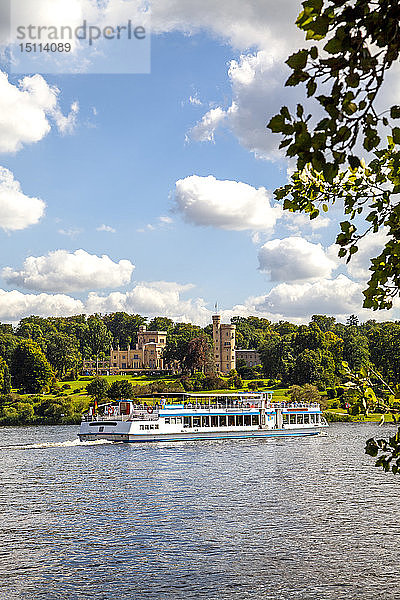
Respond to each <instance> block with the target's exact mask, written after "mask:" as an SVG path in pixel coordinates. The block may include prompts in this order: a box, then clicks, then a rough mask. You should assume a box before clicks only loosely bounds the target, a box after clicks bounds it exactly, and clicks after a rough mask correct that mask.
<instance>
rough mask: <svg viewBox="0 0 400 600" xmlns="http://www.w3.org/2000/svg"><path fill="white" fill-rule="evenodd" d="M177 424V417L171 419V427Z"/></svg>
mask: <svg viewBox="0 0 400 600" xmlns="http://www.w3.org/2000/svg"><path fill="white" fill-rule="evenodd" d="M175 423H176V419H175V417H171V425H175Z"/></svg>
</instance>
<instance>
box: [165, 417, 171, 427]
mask: <svg viewBox="0 0 400 600" xmlns="http://www.w3.org/2000/svg"><path fill="white" fill-rule="evenodd" d="M169 422H170V421H169V417H165V423H166V424H167V425H168V424H169Z"/></svg>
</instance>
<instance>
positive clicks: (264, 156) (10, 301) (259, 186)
mask: <svg viewBox="0 0 400 600" xmlns="http://www.w3.org/2000/svg"><path fill="white" fill-rule="evenodd" d="M43 1H44V0H43ZM77 1H78V0H77ZM285 2H286V4H288V6H290V8H291V11H292V13H293V11H294V12H295V11H296V9H297V3H296V2H293V1H292V0H285ZM158 4H159V6H158V9H159V11H161V8H163V9H164V8H165V7H162V6H161V5H162V2H161V0H159V2H158ZM166 4H167V5H168V2H166ZM170 4H172V5H173V8H174V10H175V12H176V15H178V16H175V20H174V25H170V24H168V23H166V22H165V23H164V22H163V17H162V15H161V16H158V21H157V20H156V30H158V31H159V33H155V34H154V35H153V36H152V45H151V53H152V61H151V73H150V74H148V75H147V74H146V75H143V74H127V75H118V74H115V75H101V74H100V75H98V74H76V75H51V76H50V75H43V77H42V78H40V80H39V79H38V77H39V76H32V75H29V76H28V82H26V81H25V83H24V82H23V81H22V79H23V76H21V75H18V76H17V75H9V78H8V81H7V80H6V78H5V76H4V77H3V79H2V83H1V86H2V87H3V88H4V90H5V92H6V94H5V96H6V98H7V97H8V95H10V98H11V100H10V99H9V100H3V103H4V104H5V106H3V107H2V106H1V100H0V109H2V108H3V110H2V114H5V115H6V121H7V122H6V124H4V123H2V124H0V150H2V153H1V156H0V159H1V162H0V165H1V166H2V167H3V174H2V176H0V219H1V216H2V215H3V217H4V218H3V219H1V221H2V223H0V224H1V225H2V227H3V232H2V233H1V234H0V235H1V237H2V247H3V252H2V264H1V268H2V271H1V273H2V280H1V282H0V287H1V289H2V290H3V292H0V319H1V320H2V321H8V320H11V321H16V320H18V319H19V318H21V317H23V316H26V315H28V314H43V315H46V314H74V313H76V312H93V311H95V310H99V311H101V312H110V311H114V310H127V311H128V312H140V313H142V314H146V315H148V316H154V315H164V314H166V315H168V316H171V317H172V318H174V319H185V320H192V321H194V322H198V323H202V324H204V323H206V322H208V320H209V318H210V315H211V312H212V310H213V306H214V302H215V301H216V300H217V301H218V303H219V306H220V307H221V310H222V312H223V315H224V316H225V317H226V318H229V317H230V316H232V315H233V314H243V315H248V314H256V315H259V316H266V317H267V318H271V319H272V320H278V319H281V318H285V319H286V318H288V319H290V320H295V321H297V322H301V321H306V320H307V319H308V318H309V316H310V315H311V314H314V313H315V312H318V313H329V314H335V315H336V316H337V317H338V318H339V319H344V318H345V317H346V316H347V314H350V313H353V312H355V313H358V314H360V315H361V316H362V317H363V318H375V317H376V315H375V314H371V313H367V311H363V310H362V309H361V290H362V287H363V283H364V282H365V278H366V275H367V271H366V269H367V268H368V258H369V255H370V253H371V252H373V251H374V249H375V248H376V247H377V244H378V246H379V243H381V240H376V239H371V240H367V242H366V244H365V248H364V249H362V250H361V252H360V255H359V257H358V258H357V263H354V267H353V268H352V269H351V270H350V271H348V270H346V268H345V267H343V266H341V265H339V264H338V262H337V259H336V254H337V251H336V249H334V248H333V247H332V244H333V242H334V237H335V231H336V227H337V221H338V219H340V210H339V209H336V210H335V211H334V212H333V213H332V214H330V215H328V218H325V219H321V220H320V221H319V222H318V223H314V224H313V227H311V226H310V224H309V222H308V220H307V219H306V218H305V217H304V216H301V215H300V216H298V217H296V216H292V217H290V216H285V215H283V214H282V212H281V210H280V208H279V207H278V206H274V201H273V197H272V190H273V189H274V188H275V187H277V186H279V185H282V184H284V183H285V182H286V181H287V168H288V166H289V167H290V165H288V164H287V163H286V162H285V161H284V160H283V158H280V157H279V156H277V153H276V147H277V145H278V143H279V140H278V139H276V140H275V139H273V136H271V134H268V132H267V131H266V129H265V125H266V123H267V121H268V119H269V117H270V116H272V114H274V111H276V110H277V109H278V108H279V106H280V105H281V104H282V103H284V102H286V100H287V98H286V96H287V93H286V91H285V90H284V88H283V82H284V79H285V67H284V66H283V62H284V57H286V56H287V54H288V53H289V52H290V49H291V44H293V43H295V41H296V36H295V35H294V36H293V39H292V36H290V35H289V33H288V34H287V35H288V39H287V40H284V41H285V43H282V44H281V42H279V43H278V42H274V40H276V39H278V38H279V39H280V36H281V25H280V24H281V20H282V19H283V18H284V16H282V15H278V16H277V15H276V13H275V12H273V11H272V12H271V10H272V7H271V6H270V7H269V11H270V12H268V10H266V11H265V15H264V12H262V14H263V16H264V17H265V32H266V33H265V40H264V42H260V41H258V42H257V43H255V44H254V45H253V46H250V47H249V46H248V40H249V39H251V40H252V39H254V40H258V38H259V39H261V40H263V39H264V38H263V36H262V30H261V34H260V32H259V29H260V25H259V23H256V24H254V23H253V22H252V21H251V20H250V21H249V20H248V16H247V17H246V18H244V21H243V24H242V30H240V25H241V23H240V21H239V22H238V20H237V19H238V16H237V15H235V6H236V3H233V4H234V5H235V6H231V8H232V19H231V20H229V16H227V15H228V12H229V9H228V7H227V9H226V11H227V12H226V13H225V14H224V18H223V19H222V21H221V23H218V18H220V17H221V15H220V14H217V15H216V16H215V19H214V21H213V19H212V15H211V16H210V17H209V21H210V24H209V25H208V26H207V19H206V24H204V15H202V14H201V5H200V3H198V2H197V3H195V6H196V11H197V12H196V11H193V14H194V16H193V22H192V23H188V16H187V15H186V13H185V9H184V7H183V8H182V7H180V6H179V1H178V0H175V2H170ZM245 4H246V3H245ZM247 4H248V8H249V7H250V8H252V9H254V11H256V9H257V10H259V11H263V10H264V9H263V7H262V3H261V2H257V1H256V0H254V1H252V2H248V3H247ZM264 4H265V3H264ZM156 8H157V7H156ZM167 8H168V6H167ZM180 10H181V13H182V14H181V13H180V12H179V11H180ZM161 12H162V11H161ZM289 12H290V11H289ZM238 14H240V15H241V14H242V13H238ZM245 16H246V15H245ZM156 17H157V13H156ZM178 17H179V18H181V22H180V21H179V18H178ZM196 19H197V21H198V23H196ZM246 19H247V20H246ZM274 19H275V20H276V28H277V29H279V31H275V30H274V28H273V26H272V25H273V20H274ZM271 23H272V25H271ZM290 24H291V22H290V21H289V18H288V31H290V29H289V27H290V26H291V25H290ZM261 25H262V23H261ZM252 28H253V29H254V28H255V29H254V31H253V29H252ZM268 28H270V30H268ZM163 29H164V30H165V31H163ZM193 31H194V32H193ZM221 31H224V33H223V34H222V33H221ZM238 31H239V33H238ZM268 31H269V33H268ZM232 32H233V33H232ZM257 36H258V37H257ZM242 37H243V38H244V41H240V40H241V38H242ZM237 38H239V41H238V40H237ZM246 43H247V46H246ZM241 44H242V46H241ZM245 46H246V47H245ZM231 61H235V62H234V63H232V62H231ZM40 77H41V76H40ZM1 86H0V88H1ZM55 88H57V90H55ZM38 90H40V93H39V91H38ZM296 93H297V92H296ZM14 96H15V99H14V100H12V98H13V97H14ZM294 99H295V98H294ZM289 100H290V97H289ZM32 107H33V108H34V111H35V114H34V115H33V116H34V119H35V118H37V124H36V122H34V119H33V120H32V116H29V115H30V113H29V110H31V109H32ZM4 111H5V112H4ZM7 111H8V112H7ZM24 111H25V113H26V114H27V115H28V116H27V117H26V118H27V119H30V120H28V121H27V122H28V125H27V128H28V129H29V127H30V126H32V132H29V133H28V134H27V133H26V130H22V132H21V129H18V127H19V125H18V123H19V122H20V121H21V119H24V118H25V116H24V115H25V113H24ZM27 111H28V112H27ZM46 124H47V129H46ZM34 125H35V126H34ZM2 127H3V128H4V131H2ZM13 128H14V129H15V131H14V130H13ZM1 134H3V144H2V147H1ZM193 176H194V178H193ZM210 176H211V179H207V178H209V177H210ZM10 177H11V178H12V177H13V178H14V181H15V180H16V181H18V182H19V184H20V190H19V195H18V194H17V195H16V196H15V198H14V195H13V194H14V193H15V185H14V184H10ZM177 182H180V183H178V184H177ZM21 194H22V195H23V197H24V198H25V199H26V198H28V199H29V198H31V199H32V198H36V199H40V200H41V201H42V205H41V206H42V209H40V207H39V204H36V205H35V206H34V205H33V204H32V214H31V213H30V206H29V203H28V204H27V206H26V212H25V213H24V215H23V218H22V221H21V220H20V221H19V222H18V223H19V224H18V225H16V221H13V219H12V218H11V217H10V215H11V216H12V210H13V207H14V206H16V205H17V203H18V202H23V201H24V198H22V197H21ZM10 198H11V200H10ZM2 202H3V203H4V206H3V208H2V206H1V203H2ZM37 202H39V200H38V201H37ZM10 203H11V204H10ZM13 203H14V204H13ZM43 203H44V204H45V207H44V205H43ZM10 206H11V208H10ZM265 207H266V208H265ZM21 210H22V209H21ZM35 210H36V213H35ZM38 211H39V212H38ZM40 211H41V214H40V215H39V213H40ZM19 216H20V217H21V215H19ZM21 223H22V224H21ZM101 227H102V229H103V230H100V231H99V230H98V229H99V228H101ZM79 249H82V250H83V251H84V252H83V253H80V254H79V255H77V254H76V251H77V250H79ZM104 255H106V257H107V258H106V259H105V258H104V259H103V258H102V257H103V256H104ZM120 261H123V264H121V263H120ZM133 266H134V268H133ZM382 316H383V317H388V316H389V315H387V314H385V315H382Z"/></svg>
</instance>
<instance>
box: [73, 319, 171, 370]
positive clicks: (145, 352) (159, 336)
mask: <svg viewBox="0 0 400 600" xmlns="http://www.w3.org/2000/svg"><path fill="white" fill-rule="evenodd" d="M166 343H167V332H166V331H147V329H146V326H145V325H141V326H140V327H139V330H138V341H137V344H135V346H134V347H133V348H131V347H130V346H128V347H127V348H126V350H121V349H120V348H119V347H118V348H111V350H110V358H109V360H107V361H101V363H99V370H101V372H108V373H126V372H131V371H142V370H144V369H146V370H153V371H162V370H163V369H164V360H163V352H164V348H165V346H166ZM83 367H84V369H89V370H91V369H94V368H96V363H95V361H93V360H91V361H89V360H86V361H84V363H83Z"/></svg>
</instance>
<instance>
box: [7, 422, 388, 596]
mask: <svg viewBox="0 0 400 600" xmlns="http://www.w3.org/2000/svg"><path fill="white" fill-rule="evenodd" d="M390 431H393V429H391V430H390ZM328 433H329V435H328V436H327V437H321V438H304V439H294V440H279V439H277V440H263V441H257V440H235V441H232V440H228V441H209V442H193V443H187V442H186V443H181V444H168V443H163V444H147V445H146V444H143V445H128V444H127V445H125V444H104V443H98V442H97V443H96V442H95V443H93V442H87V443H79V442H77V441H76V439H75V435H76V427H36V428H33V427H29V428H3V429H1V430H0V454H1V463H0V471H1V487H0V504H1V506H2V510H1V513H0V522H1V532H0V599H1V600H66V599H68V600H81V599H82V600H83V599H85V600H86V599H94V600H114V599H115V600H116V599H119V600H120V599H123V600H125V599H126V600H128V599H129V600H141V599H149V600H153V599H154V600H156V599H157V600H167V599H168V600H176V599H181V598H182V599H183V598H184V599H202V598H206V599H216V600H225V599H226V600H228V599H229V600H239V599H240V600H242V599H246V598H250V597H251V598H252V599H254V598H256V599H259V598H262V599H265V600H267V599H268V600H269V599H271V600H272V599H273V600H289V599H290V600H292V599H293V600H294V599H301V600H303V599H305V600H331V599H332V600H336V599H339V600H341V599H346V600H349V599H353V598H354V599H356V598H362V599H366V600H367V599H368V600H369V599H371V600H372V599H375V598H377V597H378V596H380V597H382V598H384V599H385V600H387V599H389V600H390V599H392V598H393V599H394V598H397V595H398V593H399V591H400V575H399V572H398V568H397V565H398V564H399V559H400V544H399V541H400V537H399V524H398V522H399V518H398V517H399V510H398V506H399V485H400V479H399V477H397V478H396V477H394V476H392V475H390V474H384V473H381V472H380V471H378V470H377V469H375V468H374V467H373V460H371V459H370V458H368V457H366V456H365V455H364V453H363V446H364V443H365V439H366V438H367V437H370V436H371V435H379V436H380V437H381V436H382V435H384V434H385V430H382V429H378V427H377V426H375V425H358V424H333V425H332V426H331V427H330V429H329V432H328ZM21 450H24V451H21Z"/></svg>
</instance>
